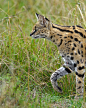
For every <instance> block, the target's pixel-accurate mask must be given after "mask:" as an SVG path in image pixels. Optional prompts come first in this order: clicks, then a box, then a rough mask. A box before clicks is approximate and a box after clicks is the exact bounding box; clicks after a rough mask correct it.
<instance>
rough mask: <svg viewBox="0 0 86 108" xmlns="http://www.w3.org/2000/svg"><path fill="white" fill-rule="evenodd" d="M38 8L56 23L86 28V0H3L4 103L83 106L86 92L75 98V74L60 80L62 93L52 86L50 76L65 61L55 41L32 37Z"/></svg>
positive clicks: (0, 82) (4, 106) (0, 86)
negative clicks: (79, 97) (31, 33)
mask: <svg viewBox="0 0 86 108" xmlns="http://www.w3.org/2000/svg"><path fill="white" fill-rule="evenodd" d="M36 12H37V13H39V14H42V15H44V16H46V17H47V18H48V19H50V20H51V21H52V23H55V24H59V25H70V26H72V25H81V26H83V27H84V28H86V21H85V18H86V1H85V0H15V1H14V0H0V106H1V108H53V107H54V108H81V107H83V106H85V104H84V103H85V94H84V99H79V100H78V101H77V100H74V96H75V94H74V93H75V74H71V75H67V76H64V77H63V78H61V79H60V80H58V83H59V85H60V86H61V87H62V89H63V93H62V94H60V93H57V92H56V91H54V90H53V88H52V86H51V83H50V76H51V74H52V73H53V72H54V71H55V70H57V69H58V68H60V67H61V66H62V64H63V61H62V59H61V57H60V55H59V51H58V49H57V47H56V46H55V45H54V44H53V43H51V42H50V41H47V40H45V39H36V40H34V39H32V38H31V37H30V32H31V30H32V27H33V25H34V24H35V23H36V21H37V19H36V17H35V13H36ZM85 82H86V79H85ZM85 87H86V83H85Z"/></svg>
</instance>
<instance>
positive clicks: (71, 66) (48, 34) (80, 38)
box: [30, 13, 86, 97]
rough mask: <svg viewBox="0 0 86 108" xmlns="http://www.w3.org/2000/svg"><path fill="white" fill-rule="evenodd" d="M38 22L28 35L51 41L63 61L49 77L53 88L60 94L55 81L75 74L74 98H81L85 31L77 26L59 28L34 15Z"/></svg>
mask: <svg viewBox="0 0 86 108" xmlns="http://www.w3.org/2000/svg"><path fill="white" fill-rule="evenodd" d="M36 17H37V19H38V22H37V23H36V24H35V25H34V27H33V29H32V32H31V34H30V36H31V37H33V38H35V39H36V38H46V39H48V40H50V41H52V42H53V43H54V44H55V45H56V46H57V48H58V50H59V52H60V55H61V56H62V58H63V59H64V62H65V63H64V64H63V66H62V67H61V68H59V69H58V70H56V71H55V72H54V73H53V74H52V75H51V78H50V80H51V84H52V86H53V88H54V89H55V90H56V91H58V92H62V89H61V88H60V87H59V86H58V84H57V79H59V78H61V77H62V76H64V75H66V74H69V73H72V72H75V73H76V97H78V95H79V96H83V93H84V77H85V64H86V30H85V29H84V28H83V27H81V26H79V25H76V26H60V25H57V24H53V23H52V22H51V21H50V20H48V19H47V18H46V17H44V16H42V15H39V14H37V13H36Z"/></svg>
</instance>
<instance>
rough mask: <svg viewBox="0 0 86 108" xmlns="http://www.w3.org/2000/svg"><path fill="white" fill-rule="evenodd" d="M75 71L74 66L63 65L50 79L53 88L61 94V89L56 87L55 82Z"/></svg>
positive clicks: (69, 64)
mask: <svg viewBox="0 0 86 108" xmlns="http://www.w3.org/2000/svg"><path fill="white" fill-rule="evenodd" d="M74 70H75V64H71V62H69V63H68V64H64V65H63V66H62V67H61V68H59V69H58V70H56V71H55V72H54V73H53V74H52V75H51V77H50V80H51V84H52V86H53V88H54V89H55V90H56V91H57V92H60V93H62V89H61V88H60V87H59V86H58V84H57V80H58V79H59V78H61V77H62V76H64V75H67V74H69V73H71V72H73V71H74Z"/></svg>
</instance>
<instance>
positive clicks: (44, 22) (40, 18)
mask: <svg viewBox="0 0 86 108" xmlns="http://www.w3.org/2000/svg"><path fill="white" fill-rule="evenodd" d="M36 17H37V20H38V22H39V23H40V24H42V25H44V26H46V27H48V29H50V28H51V26H52V23H51V22H50V20H48V19H47V18H46V17H44V16H42V15H40V14H37V13H36Z"/></svg>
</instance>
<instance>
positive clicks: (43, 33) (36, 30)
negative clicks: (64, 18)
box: [30, 13, 52, 39]
mask: <svg viewBox="0 0 86 108" xmlns="http://www.w3.org/2000/svg"><path fill="white" fill-rule="evenodd" d="M36 17H37V20H38V22H37V23H36V24H35V25H34V27H33V29H32V32H31V33H30V36H31V37H33V38H47V39H48V38H49V35H50V30H51V26H52V23H51V22H50V20H48V19H47V18H46V17H44V16H42V15H39V14H37V13H36Z"/></svg>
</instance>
